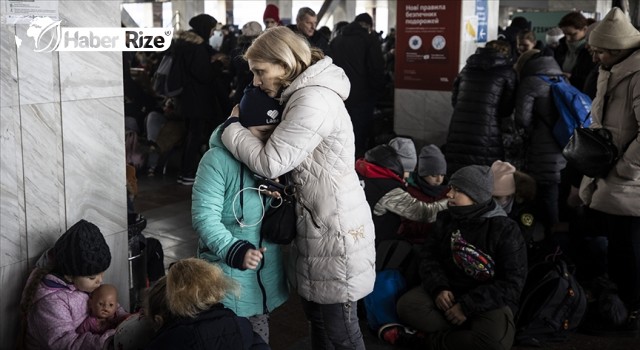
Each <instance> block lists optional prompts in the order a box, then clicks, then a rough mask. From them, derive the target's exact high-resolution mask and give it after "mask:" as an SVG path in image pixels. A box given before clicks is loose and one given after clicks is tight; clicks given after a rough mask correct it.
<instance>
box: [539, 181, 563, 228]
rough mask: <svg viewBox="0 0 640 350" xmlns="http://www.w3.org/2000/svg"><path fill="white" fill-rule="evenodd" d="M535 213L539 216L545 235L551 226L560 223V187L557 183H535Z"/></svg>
mask: <svg viewBox="0 0 640 350" xmlns="http://www.w3.org/2000/svg"><path fill="white" fill-rule="evenodd" d="M536 187H537V188H536V211H537V213H539V214H540V216H541V219H542V224H543V225H544V227H545V231H546V232H545V233H547V234H549V233H550V232H551V229H552V228H553V225H555V224H557V223H558V221H560V218H559V216H560V209H559V204H558V203H559V202H558V201H559V198H560V187H559V184H557V183H548V182H537V183H536Z"/></svg>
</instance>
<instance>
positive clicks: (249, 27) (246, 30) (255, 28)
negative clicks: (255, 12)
mask: <svg viewBox="0 0 640 350" xmlns="http://www.w3.org/2000/svg"><path fill="white" fill-rule="evenodd" d="M261 33H262V25H261V24H260V23H258V22H256V21H251V22H247V24H245V25H244V26H242V35H244V36H258V35H260V34H261Z"/></svg>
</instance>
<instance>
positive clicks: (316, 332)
mask: <svg viewBox="0 0 640 350" xmlns="http://www.w3.org/2000/svg"><path fill="white" fill-rule="evenodd" d="M300 300H301V301H302V309H303V310H304V313H305V315H306V316H307V319H308V320H309V323H310V325H309V330H310V333H311V348H312V349H313V350H334V349H335V350H343V349H345V350H346V349H355V350H365V347H364V340H363V339H362V333H361V332H360V324H359V323H358V312H357V311H358V310H357V308H358V306H357V302H355V301H351V302H347V303H340V304H318V303H315V302H313V301H308V300H306V299H304V298H302V297H301V298H300Z"/></svg>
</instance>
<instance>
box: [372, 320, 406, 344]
mask: <svg viewBox="0 0 640 350" xmlns="http://www.w3.org/2000/svg"><path fill="white" fill-rule="evenodd" d="M404 331H405V330H404V326H403V325H401V324H399V323H387V324H385V325H383V326H382V327H380V329H379V330H378V339H380V340H382V341H384V342H385V343H387V344H391V345H395V343H396V342H398V339H400V335H401V334H402V333H403V332H404Z"/></svg>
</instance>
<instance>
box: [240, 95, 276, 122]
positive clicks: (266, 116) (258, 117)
mask: <svg viewBox="0 0 640 350" xmlns="http://www.w3.org/2000/svg"><path fill="white" fill-rule="evenodd" d="M282 109H283V106H281V105H280V102H278V100H276V99H275V98H273V97H270V96H269V95H267V93H266V92H264V91H262V90H260V88H259V87H256V86H253V84H249V86H247V88H246V89H244V95H243V96H242V99H241V100H240V124H242V126H244V127H245V128H248V127H250V126H259V125H277V124H279V123H280V120H281V119H282Z"/></svg>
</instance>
